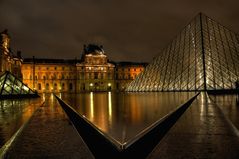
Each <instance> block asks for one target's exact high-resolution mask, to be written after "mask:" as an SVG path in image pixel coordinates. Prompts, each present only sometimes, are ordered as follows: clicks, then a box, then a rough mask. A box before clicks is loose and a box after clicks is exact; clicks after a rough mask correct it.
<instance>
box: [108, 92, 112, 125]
mask: <svg viewBox="0 0 239 159" xmlns="http://www.w3.org/2000/svg"><path fill="white" fill-rule="evenodd" d="M108 113H109V121H110V123H111V122H112V100H111V92H108Z"/></svg>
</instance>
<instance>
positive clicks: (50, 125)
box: [7, 99, 93, 159]
mask: <svg viewBox="0 0 239 159" xmlns="http://www.w3.org/2000/svg"><path fill="white" fill-rule="evenodd" d="M50 102H55V103H54V106H52V104H53V103H50ZM62 111H63V110H61V108H60V107H59V105H58V103H56V101H55V100H53V101H48V100H47V99H46V103H45V104H44V105H43V106H42V107H40V108H39V109H38V110H37V112H36V113H35V114H34V116H33V117H32V119H31V120H30V122H29V123H28V124H27V125H26V127H25V128H24V130H23V132H22V134H20V136H19V137H18V138H17V139H16V141H15V142H14V144H13V145H12V146H11V147H10V149H9V151H8V153H7V158H11V159H19V158H27V159H30V158H32V159H33V158H34V159H37V158H41V159H42V158H55V159H59V158H67V159H68V158H75V159H83V158H84V159H92V158H93V157H92V155H91V153H90V151H89V150H88V148H87V147H86V145H85V144H84V142H83V140H82V139H81V137H80V136H79V135H78V134H77V132H76V131H75V129H74V127H73V126H72V125H71V124H70V122H69V120H68V119H67V117H66V116H65V115H64V113H63V112H62Z"/></svg>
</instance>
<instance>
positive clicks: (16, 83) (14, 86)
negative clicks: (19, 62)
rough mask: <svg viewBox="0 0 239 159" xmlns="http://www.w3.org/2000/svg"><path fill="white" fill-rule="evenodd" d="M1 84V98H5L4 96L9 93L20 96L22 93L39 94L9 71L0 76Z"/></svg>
mask: <svg viewBox="0 0 239 159" xmlns="http://www.w3.org/2000/svg"><path fill="white" fill-rule="evenodd" d="M0 86H1V94H0V96H1V98H3V97H2V96H7V95H9V97H11V95H15V96H16V97H18V96H19V97H20V96H21V95H35V96H36V95H37V93H36V92H34V91H33V90H31V89H30V88H29V87H27V86H26V85H25V84H24V83H22V81H20V80H19V79H18V78H16V77H15V76H14V75H13V74H11V73H10V72H8V71H7V72H5V74H3V75H2V76H1V77H0Z"/></svg>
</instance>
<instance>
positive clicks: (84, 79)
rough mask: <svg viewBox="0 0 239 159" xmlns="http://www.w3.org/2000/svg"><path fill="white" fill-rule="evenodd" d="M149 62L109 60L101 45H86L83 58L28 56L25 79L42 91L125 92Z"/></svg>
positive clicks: (23, 65) (31, 85)
mask: <svg viewBox="0 0 239 159" xmlns="http://www.w3.org/2000/svg"><path fill="white" fill-rule="evenodd" d="M145 66H146V63H132V62H109V59H108V58H107V55H106V53H105V52H104V50H103V47H102V46H97V45H94V44H89V45H88V46H86V45H84V50H83V53H82V56H81V58H80V60H77V59H72V60H64V59H37V58H26V59H24V61H23V63H22V67H21V70H22V75H23V82H24V83H25V84H27V85H28V86H29V87H30V88H32V89H33V90H36V91H37V92H39V93H43V92H46V93H49V92H69V93H78V92H82V91H111V90H118V91H122V90H124V89H125V88H126V86H127V84H129V83H130V82H131V81H132V80H134V79H135V77H136V76H137V75H138V74H139V73H140V72H142V71H143V70H144V68H145Z"/></svg>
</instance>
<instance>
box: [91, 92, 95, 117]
mask: <svg viewBox="0 0 239 159" xmlns="http://www.w3.org/2000/svg"><path fill="white" fill-rule="evenodd" d="M90 119H91V120H93V119H94V96H93V92H90Z"/></svg>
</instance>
